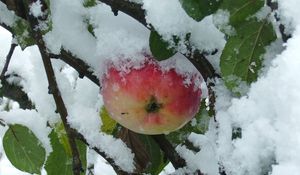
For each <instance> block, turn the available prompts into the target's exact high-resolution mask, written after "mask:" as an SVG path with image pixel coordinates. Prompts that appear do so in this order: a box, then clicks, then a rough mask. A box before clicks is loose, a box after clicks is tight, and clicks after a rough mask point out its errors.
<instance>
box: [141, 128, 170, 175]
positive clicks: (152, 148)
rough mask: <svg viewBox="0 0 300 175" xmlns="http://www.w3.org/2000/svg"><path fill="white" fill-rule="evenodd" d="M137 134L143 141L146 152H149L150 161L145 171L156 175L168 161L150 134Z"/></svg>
mask: <svg viewBox="0 0 300 175" xmlns="http://www.w3.org/2000/svg"><path fill="white" fill-rule="evenodd" d="M139 136H140V140H141V141H142V142H143V143H144V145H145V147H146V150H147V152H148V153H149V157H150V162H151V163H150V164H149V166H148V168H147V169H146V171H145V173H148V174H151V175H158V174H159V173H160V172H161V171H162V170H163V169H164V167H165V166H166V165H167V164H168V163H169V161H168V160H167V159H166V158H165V156H164V153H163V152H162V151H161V150H160V147H159V146H158V145H157V143H156V142H155V141H154V140H153V139H152V138H151V137H150V136H147V135H142V134H139Z"/></svg>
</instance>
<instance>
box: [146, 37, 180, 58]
mask: <svg viewBox="0 0 300 175" xmlns="http://www.w3.org/2000/svg"><path fill="white" fill-rule="evenodd" d="M149 44H150V50H151V52H152V54H153V56H154V57H155V59H157V60H158V61H161V60H165V59H168V58H170V57H171V56H173V55H174V54H175V53H176V52H175V50H174V49H173V48H170V46H169V43H168V42H167V41H164V40H163V38H162V37H161V36H160V35H159V34H158V33H157V32H156V31H151V33H150V39H149Z"/></svg>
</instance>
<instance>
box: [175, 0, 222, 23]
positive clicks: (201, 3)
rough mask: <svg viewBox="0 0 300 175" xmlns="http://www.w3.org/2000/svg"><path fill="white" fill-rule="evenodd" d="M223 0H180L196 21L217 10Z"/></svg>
mask: <svg viewBox="0 0 300 175" xmlns="http://www.w3.org/2000/svg"><path fill="white" fill-rule="evenodd" d="M222 1H223V0H180V3H181V5H182V8H183V9H184V10H185V12H186V13H187V14H188V15H189V16H190V17H192V18H193V19H194V20H196V21H201V20H202V19H203V18H204V17H205V16H208V15H210V14H213V13H214V12H215V11H217V9H218V7H219V5H220V4H221V2H222Z"/></svg>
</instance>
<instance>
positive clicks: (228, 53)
mask: <svg viewBox="0 0 300 175" xmlns="http://www.w3.org/2000/svg"><path fill="white" fill-rule="evenodd" d="M236 31H237V35H235V36H231V37H230V38H229V40H228V41H227V43H226V45H225V48H224V50H223V53H222V55H221V61H220V66H221V73H222V76H223V78H224V80H225V84H226V86H227V87H228V88H229V89H230V90H233V91H234V92H238V93H239V89H238V87H239V86H240V84H241V83H242V82H246V83H247V84H250V83H252V82H254V81H256V79H257V77H258V71H259V70H260V69H261V67H262V60H263V54H264V53H265V47H266V46H268V45H269V44H270V43H271V42H272V41H274V40H275V39H276V35H275V33H274V30H273V27H272V25H271V24H270V23H269V22H268V21H267V20H265V21H261V22H258V21H255V20H251V21H247V22H245V23H243V25H241V26H239V27H238V28H236Z"/></svg>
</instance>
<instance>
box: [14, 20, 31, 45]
mask: <svg viewBox="0 0 300 175" xmlns="http://www.w3.org/2000/svg"><path fill="white" fill-rule="evenodd" d="M12 30H13V33H14V34H15V37H16V39H17V41H18V44H19V45H20V47H21V49H22V50H24V49H25V48H26V47H28V46H32V45H34V44H35V40H34V39H33V38H32V37H31V35H30V32H29V31H30V26H29V23H28V22H27V21H25V20H23V19H18V20H17V21H16V22H15V24H14V25H13V27H12Z"/></svg>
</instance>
